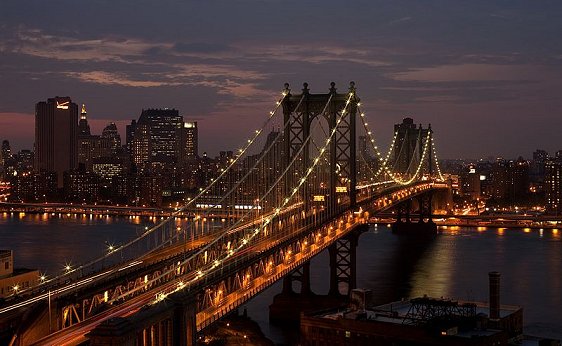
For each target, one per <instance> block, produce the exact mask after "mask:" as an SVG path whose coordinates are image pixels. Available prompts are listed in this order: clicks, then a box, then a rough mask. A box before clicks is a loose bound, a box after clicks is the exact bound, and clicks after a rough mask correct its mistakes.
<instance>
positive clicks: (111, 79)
mask: <svg viewBox="0 0 562 346" xmlns="http://www.w3.org/2000/svg"><path fill="white" fill-rule="evenodd" d="M66 75H67V76H69V77H72V78H76V79H79V80H81V81H83V82H87V83H96V84H102V85H121V86H128V87H142V88H148V87H159V86H173V85H180V84H181V83H173V82H159V81H151V80H133V79H130V78H129V77H127V76H126V75H124V74H122V73H110V72H105V71H89V72H66Z"/></svg>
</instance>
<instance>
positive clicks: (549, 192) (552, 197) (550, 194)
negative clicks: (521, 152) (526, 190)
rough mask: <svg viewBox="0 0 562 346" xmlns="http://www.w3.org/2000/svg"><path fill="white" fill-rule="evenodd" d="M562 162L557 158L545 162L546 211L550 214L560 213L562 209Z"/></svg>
mask: <svg viewBox="0 0 562 346" xmlns="http://www.w3.org/2000/svg"><path fill="white" fill-rule="evenodd" d="M561 183H562V164H561V163H560V162H557V161H556V160H553V159H549V160H546V162H545V181H544V189H545V194H546V211H547V212H548V213H550V214H556V215H559V214H560V212H561V211H562V206H561V205H560V202H561V197H562V193H561V192H562V191H561V187H562V186H561Z"/></svg>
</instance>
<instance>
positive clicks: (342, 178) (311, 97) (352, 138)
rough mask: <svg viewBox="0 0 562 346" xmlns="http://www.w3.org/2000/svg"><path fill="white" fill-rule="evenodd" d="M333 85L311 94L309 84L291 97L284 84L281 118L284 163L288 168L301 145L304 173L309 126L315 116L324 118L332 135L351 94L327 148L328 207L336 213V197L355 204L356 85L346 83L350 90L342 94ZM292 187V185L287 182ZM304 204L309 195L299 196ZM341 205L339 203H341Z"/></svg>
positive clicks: (307, 201) (306, 165) (287, 86)
mask: <svg viewBox="0 0 562 346" xmlns="http://www.w3.org/2000/svg"><path fill="white" fill-rule="evenodd" d="M335 85H336V84H335V83H334V82H332V83H331V84H330V89H329V92H328V93H326V94H311V93H310V90H309V89H308V83H304V84H303V89H302V93H301V94H294V95H293V94H291V90H290V89H289V84H288V83H285V93H286V97H285V98H284V99H283V103H282V106H283V115H284V124H285V125H286V131H285V133H284V163H285V165H286V166H287V165H288V164H289V163H290V162H291V160H292V159H293V158H294V157H295V156H296V155H297V153H298V152H299V150H300V149H301V147H302V146H303V145H304V146H305V148H304V150H303V154H304V155H303V162H302V163H301V167H302V170H303V173H304V170H305V169H306V167H309V161H310V148H309V146H310V145H309V143H310V141H307V138H308V137H309V135H310V128H311V123H312V121H313V120H314V119H315V118H316V117H323V118H324V119H325V120H326V121H327V123H328V127H329V132H328V133H331V132H332V130H333V129H334V128H336V125H337V124H336V122H337V119H338V118H339V117H340V116H341V113H342V110H343V109H344V108H345V106H346V102H347V100H348V99H349V96H350V93H351V95H352V96H351V102H350V104H349V105H347V111H346V113H345V114H344V115H343V117H342V121H341V122H340V124H339V125H337V128H336V132H335V134H334V138H333V140H332V142H331V145H330V153H329V154H330V155H329V170H330V171H329V173H330V174H329V179H330V181H329V187H328V188H329V191H328V194H329V196H328V207H332V209H331V210H336V207H337V205H338V197H337V196H345V197H347V199H348V201H349V205H350V206H354V205H355V203H356V194H355V187H356V185H357V177H356V175H357V157H356V145H357V144H356V128H355V123H356V114H357V102H359V98H357V96H356V92H355V83H354V82H350V83H349V91H348V92H347V93H344V94H340V93H338V92H337V89H336V86H335ZM287 185H288V186H291V185H293V184H292V182H288V183H287ZM302 198H303V202H304V203H305V204H307V203H309V199H310V196H306V197H302ZM340 203H341V201H340Z"/></svg>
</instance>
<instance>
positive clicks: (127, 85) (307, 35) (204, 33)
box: [0, 0, 562, 158]
mask: <svg viewBox="0 0 562 346" xmlns="http://www.w3.org/2000/svg"><path fill="white" fill-rule="evenodd" d="M352 80H353V81H355V82H356V86H357V88H358V95H359V97H360V98H361V100H362V106H363V109H364V111H365V113H366V116H367V117H368V119H369V124H370V126H372V129H373V131H374V133H375V135H376V137H377V138H378V139H379V140H380V143H379V145H380V146H381V147H387V146H388V145H389V142H390V139H391V136H392V126H393V124H395V123H399V122H401V121H402V118H403V117H404V116H410V117H412V118H413V119H414V121H415V122H416V123H423V124H424V126H426V125H427V124H428V123H431V125H432V128H433V129H434V131H435V141H436V146H437V149H438V153H439V156H440V158H478V157H488V156H504V157H506V158H515V157H517V156H518V155H523V156H524V157H526V158H530V156H531V153H532V152H533V151H534V150H535V149H537V148H540V149H545V150H547V151H548V152H549V153H550V154H554V152H555V151H556V150H561V149H562V1H559V0H557V1H531V0H529V1H514V0H513V1H507V0H506V1H490V0H486V1H473V0H470V1H451V0H443V1H436V0H425V1H371V0H369V1H332V0H323V1H293V0H284V1H277V0H262V1H258V0H240V1H232V0H230V1H227V0H225V1H214V0H210V1H166V0H160V1H142V0H135V1H132V0H124V1H76V0H67V1H44V0H41V1H40V0H37V1H27V0H25V1H24V0H21V1H8V0H4V1H2V5H1V6H0V88H1V90H0V91H1V92H0V140H3V139H8V140H9V141H10V142H11V144H12V147H13V149H15V150H19V149H31V148H32V147H33V136H34V116H33V113H34V107H35V103H37V102H39V101H46V100H47V98H49V97H54V96H57V95H58V96H70V97H71V98H72V100H73V101H74V102H76V103H78V104H81V103H85V104H86V105H87V109H88V116H89V121H90V124H91V126H92V130H93V133H96V134H99V133H100V132H101V129H102V128H103V127H104V126H105V125H106V124H107V123H108V122H110V121H114V122H116V123H117V125H118V127H119V129H120V131H121V132H122V133H123V131H124V128H125V124H127V123H130V121H131V119H138V117H139V115H140V113H141V110H142V109H143V108H164V107H168V108H176V109H178V110H179V111H180V114H182V115H183V116H184V118H185V119H186V120H197V121H198V122H199V134H200V145H199V148H200V154H201V153H202V152H203V151H207V152H209V153H210V154H211V155H215V154H216V153H217V152H218V151H219V150H232V149H236V148H237V147H239V145H240V144H241V143H243V142H244V141H245V139H246V138H248V136H249V135H250V134H251V132H252V131H253V129H254V128H255V124H256V123H259V124H261V123H262V122H263V120H264V119H265V118H266V117H267V115H268V112H269V110H270V109H271V108H272V105H273V104H274V102H275V101H276V100H277V98H278V97H279V93H280V91H281V90H282V88H283V84H284V83H285V82H288V83H290V84H291V88H292V90H293V92H294V93H299V92H300V89H301V88H302V83H303V82H308V83H309V85H310V89H311V92H313V93H324V92H327V91H328V88H329V85H330V82H331V81H334V82H336V87H338V90H339V91H341V92H344V91H345V90H347V87H348V85H349V81H352ZM122 139H123V140H124V139H125V138H124V136H123V138H122Z"/></svg>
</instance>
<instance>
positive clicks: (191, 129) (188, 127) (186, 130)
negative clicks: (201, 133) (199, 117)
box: [180, 121, 199, 163]
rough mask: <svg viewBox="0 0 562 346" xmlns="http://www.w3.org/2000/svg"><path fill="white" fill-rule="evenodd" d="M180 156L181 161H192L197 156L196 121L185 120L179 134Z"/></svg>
mask: <svg viewBox="0 0 562 346" xmlns="http://www.w3.org/2000/svg"><path fill="white" fill-rule="evenodd" d="M180 147H181V151H180V157H181V161H183V163H186V162H194V161H195V160H196V159H197V157H198V156H199V149H198V134H197V121H193V122H185V123H184V124H183V128H182V129H181V136H180Z"/></svg>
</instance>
